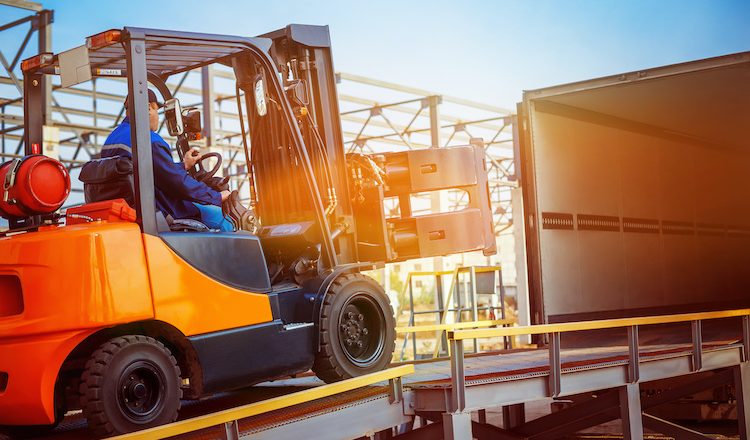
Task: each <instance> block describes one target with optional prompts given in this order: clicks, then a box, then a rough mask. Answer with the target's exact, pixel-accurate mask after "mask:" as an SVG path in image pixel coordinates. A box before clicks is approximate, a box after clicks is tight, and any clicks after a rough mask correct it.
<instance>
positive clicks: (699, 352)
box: [690, 320, 703, 371]
mask: <svg viewBox="0 0 750 440" xmlns="http://www.w3.org/2000/svg"><path fill="white" fill-rule="evenodd" d="M690 326H691V328H692V333H693V371H700V370H701V369H702V368H703V334H702V331H701V321H699V320H696V321H691V322H690Z"/></svg>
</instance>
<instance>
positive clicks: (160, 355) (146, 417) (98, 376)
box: [80, 335, 182, 437]
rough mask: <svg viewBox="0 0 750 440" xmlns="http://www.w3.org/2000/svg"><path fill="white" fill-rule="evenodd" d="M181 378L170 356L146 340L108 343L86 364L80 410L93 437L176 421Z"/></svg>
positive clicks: (133, 337) (159, 345) (161, 346)
mask: <svg viewBox="0 0 750 440" xmlns="http://www.w3.org/2000/svg"><path fill="white" fill-rule="evenodd" d="M181 382H182V379H181V377H180V367H179V366H177V361H176V360H175V358H174V356H172V353H171V352H170V351H169V349H168V348H167V347H165V346H164V344H162V343H161V342H159V341H157V340H156V339H154V338H151V337H148V336H140V335H129V336H121V337H118V338H113V339H110V340H109V341H108V342H106V343H105V344H103V345H102V346H100V347H99V348H98V349H97V350H96V351H95V352H94V353H93V354H92V355H91V358H89V360H88V362H87V363H86V368H85V369H84V372H83V375H82V376H81V388H80V392H81V406H82V407H83V413H84V415H85V416H86V419H87V420H88V424H89V428H90V429H91V430H92V431H93V432H94V434H95V435H97V436H101V437H105V436H112V435H118V434H124V433H128V432H133V431H137V430H140V429H145V428H150V427H154V426H158V425H163V424H165V423H170V422H173V421H175V420H176V419H177V413H178V411H179V409H180V398H181V397H182V390H181V388H180V385H181Z"/></svg>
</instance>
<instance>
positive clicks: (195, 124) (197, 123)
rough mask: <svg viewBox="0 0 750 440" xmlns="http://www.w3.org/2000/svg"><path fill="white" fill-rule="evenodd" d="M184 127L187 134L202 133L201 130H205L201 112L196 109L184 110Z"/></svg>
mask: <svg viewBox="0 0 750 440" xmlns="http://www.w3.org/2000/svg"><path fill="white" fill-rule="evenodd" d="M182 125H183V126H184V128H185V132H187V133H200V132H201V130H203V127H202V125H203V124H201V112H200V110H198V109H196V108H187V109H185V110H183V113H182Z"/></svg>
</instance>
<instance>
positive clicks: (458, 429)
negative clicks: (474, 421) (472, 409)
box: [443, 412, 473, 440]
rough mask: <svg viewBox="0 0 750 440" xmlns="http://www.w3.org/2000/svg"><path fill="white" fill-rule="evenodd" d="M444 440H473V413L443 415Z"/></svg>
mask: <svg viewBox="0 0 750 440" xmlns="http://www.w3.org/2000/svg"><path fill="white" fill-rule="evenodd" d="M443 438H444V439H445V440H471V439H472V438H473V436H472V433H471V413H468V412H458V413H445V414H443Z"/></svg>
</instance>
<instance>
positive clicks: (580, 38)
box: [0, 0, 750, 107]
mask: <svg viewBox="0 0 750 440" xmlns="http://www.w3.org/2000/svg"><path fill="white" fill-rule="evenodd" d="M42 4H43V5H44V6H45V7H46V8H49V9H54V10H55V23H54V43H53V44H54V48H55V50H56V51H60V50H64V49H67V48H70V47H73V46H76V45H80V44H82V43H83V41H84V37H85V36H87V35H90V34H93V33H97V32H99V31H102V30H105V29H108V28H112V27H122V26H126V25H132V26H144V27H161V28H168V29H182V30H190V31H198V32H212V33H225V34H239V35H257V34H260V33H263V32H266V31H269V30H273V29H277V28H280V27H283V26H284V25H286V24H288V23H293V22H294V23H311V24H328V25H330V27H331V34H332V40H333V50H334V59H335V65H336V69H337V70H341V71H346V72H350V73H355V74H360V75H365V76H371V77H375V78H379V79H384V80H388V81H393V82H398V83H403V84H408V85H412V86H418V87H422V88H426V89H429V90H433V91H436V92H440V93H444V94H449V95H457V96H463V97H466V98H469V99H474V100H479V101H484V102H487V103H491V104H496V105H499V106H503V107H512V106H513V105H514V103H515V102H516V101H517V100H518V99H519V97H520V94H521V91H522V90H523V89H533V88H538V87H543V86H549V85H554V84H560V83H564V82H570V81H577V80H583V79H588V78H592V77H597V76H602V75H608V74H615V73H620V72H623V71H629V70H636V69H641V68H647V67H655V66H659V65H664V64H671V63H676V62H682V61H689V60H693V59H699V58H706V57H711V56H717V55H724V54H728V53H733V52H740V51H747V50H750V26H748V24H750V1H747V0H744V1H729V0H726V1H724V0H715V1H687V0H684V1H671V0H665V1H630V2H628V1H622V0H618V1H593V0H575V1H526V2H521V1H460V2H459V1H443V0H436V1H424V2H409V1H404V0H402V1H376V2H355V1H329V2H311V1H280V0H276V1H273V0H272V1H264V2H260V1H242V2H239V1H237V2H231V1H221V0H213V1H197V0H184V1H180V2H175V1H156V0H152V1H140V0H131V1H128V2H121V1H109V2H108V1H101V0H98V1H88V0H83V1H63V0H50V1H42ZM23 14H26V13H25V12H22V11H13V10H11V9H10V8H7V7H0V22H5V21H6V19H7V20H9V19H13V18H15V17H16V16H22V15H23ZM5 43H6V42H3V41H2V40H0V47H4V44H5Z"/></svg>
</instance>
